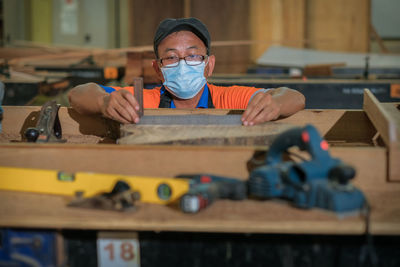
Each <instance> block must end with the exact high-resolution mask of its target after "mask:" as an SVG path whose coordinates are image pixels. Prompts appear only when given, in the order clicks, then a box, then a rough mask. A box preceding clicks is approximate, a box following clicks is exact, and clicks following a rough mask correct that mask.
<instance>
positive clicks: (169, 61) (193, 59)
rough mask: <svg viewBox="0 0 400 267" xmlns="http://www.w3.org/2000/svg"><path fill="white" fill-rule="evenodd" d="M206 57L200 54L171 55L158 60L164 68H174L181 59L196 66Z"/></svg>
mask: <svg viewBox="0 0 400 267" xmlns="http://www.w3.org/2000/svg"><path fill="white" fill-rule="evenodd" d="M207 57H208V56H202V55H189V56H186V57H177V56H171V57H165V58H160V59H159V62H160V63H161V65H162V66H163V67H164V68H174V67H177V66H178V65H179V62H180V61H181V59H184V60H185V63H186V64H187V65H189V66H197V65H200V64H201V63H202V62H203V61H204V60H206V59H207Z"/></svg>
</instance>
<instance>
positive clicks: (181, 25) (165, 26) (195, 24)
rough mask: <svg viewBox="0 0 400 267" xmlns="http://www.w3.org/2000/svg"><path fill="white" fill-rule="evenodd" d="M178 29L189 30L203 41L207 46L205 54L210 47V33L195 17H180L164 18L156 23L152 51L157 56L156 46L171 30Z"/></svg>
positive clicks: (176, 30) (175, 30)
mask: <svg viewBox="0 0 400 267" xmlns="http://www.w3.org/2000/svg"><path fill="white" fill-rule="evenodd" d="M178 31H191V32H193V33H194V34H196V35H197V37H199V38H200V40H202V41H203V43H204V44H205V45H206V47H207V54H208V52H209V48H210V41H211V37H210V33H209V32H208V30H207V27H206V25H204V23H203V22H201V21H200V20H198V19H196V18H182V19H165V20H163V21H161V23H160V25H158V28H157V31H156V34H155V35H154V52H155V53H156V55H157V56H158V52H157V47H158V45H159V44H160V43H161V41H162V40H164V38H165V37H167V36H168V35H170V34H171V33H173V32H178Z"/></svg>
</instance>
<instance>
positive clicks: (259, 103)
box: [242, 93, 270, 125]
mask: <svg viewBox="0 0 400 267" xmlns="http://www.w3.org/2000/svg"><path fill="white" fill-rule="evenodd" d="M269 102H270V100H269V97H268V96H265V95H264V94H263V93H258V94H257V95H255V97H254V98H253V100H252V101H251V103H250V104H249V106H248V107H247V110H246V111H247V113H246V114H244V116H243V117H242V118H243V124H244V125H252V123H251V122H252V121H253V120H254V118H255V117H256V116H257V115H258V114H259V113H260V112H261V111H262V110H264V108H265V107H267V106H268V103H269Z"/></svg>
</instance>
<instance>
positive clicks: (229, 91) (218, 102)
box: [208, 84, 263, 109]
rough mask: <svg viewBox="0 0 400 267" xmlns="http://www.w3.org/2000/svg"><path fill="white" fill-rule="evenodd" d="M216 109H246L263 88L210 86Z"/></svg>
mask: <svg viewBox="0 0 400 267" xmlns="http://www.w3.org/2000/svg"><path fill="white" fill-rule="evenodd" d="M208 88H209V89H210V94H211V97H212V101H213V104H214V106H215V108H219V109H246V108H247V104H248V103H249V101H250V98H251V97H252V96H253V94H254V93H255V92H257V91H258V90H260V89H263V88H255V87H247V86H239V85H233V86H216V85H213V84H208Z"/></svg>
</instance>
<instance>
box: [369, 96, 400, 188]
mask: <svg viewBox="0 0 400 267" xmlns="http://www.w3.org/2000/svg"><path fill="white" fill-rule="evenodd" d="M397 105H398V104H386V105H382V104H381V103H379V101H378V100H377V99H376V97H375V96H374V95H373V94H372V93H371V91H369V90H368V89H365V90H364V105H363V108H364V110H365V112H366V113H367V115H368V117H369V118H370V120H371V121H372V123H373V124H374V126H375V127H376V129H377V130H378V132H379V134H380V136H381V137H382V139H383V141H384V142H385V144H386V146H387V148H388V153H389V162H388V179H389V180H391V181H400V164H399V162H400V111H399V109H398V107H397Z"/></svg>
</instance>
